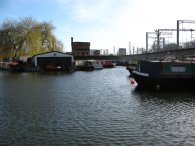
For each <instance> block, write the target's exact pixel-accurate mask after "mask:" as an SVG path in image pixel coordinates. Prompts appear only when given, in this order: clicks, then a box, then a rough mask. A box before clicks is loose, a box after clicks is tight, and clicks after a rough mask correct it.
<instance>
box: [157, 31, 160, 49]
mask: <svg viewBox="0 0 195 146" xmlns="http://www.w3.org/2000/svg"><path fill="white" fill-rule="evenodd" d="M158 51H160V32H159V29H158V31H157V52H158Z"/></svg>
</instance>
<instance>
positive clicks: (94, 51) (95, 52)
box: [90, 49, 100, 56]
mask: <svg viewBox="0 0 195 146" xmlns="http://www.w3.org/2000/svg"><path fill="white" fill-rule="evenodd" d="M90 55H92V56H100V50H96V49H91V50H90Z"/></svg>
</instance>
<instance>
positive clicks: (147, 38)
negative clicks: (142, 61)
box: [146, 32, 148, 60]
mask: <svg viewBox="0 0 195 146" xmlns="http://www.w3.org/2000/svg"><path fill="white" fill-rule="evenodd" d="M146 60H148V32H146Z"/></svg>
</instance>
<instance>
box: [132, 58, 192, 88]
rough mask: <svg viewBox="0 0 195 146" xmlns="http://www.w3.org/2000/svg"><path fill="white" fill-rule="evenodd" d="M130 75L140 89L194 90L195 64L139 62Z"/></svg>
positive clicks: (184, 62) (185, 62) (187, 62)
mask: <svg viewBox="0 0 195 146" xmlns="http://www.w3.org/2000/svg"><path fill="white" fill-rule="evenodd" d="M132 75H133V78H134V79H135V81H136V82H137V84H138V86H140V87H146V88H161V87H162V88H186V87H187V88H191V87H192V88H194V87H195V62H194V61H179V60H175V61H146V60H140V61H138V64H137V66H136V68H135V69H134V70H133V71H132Z"/></svg>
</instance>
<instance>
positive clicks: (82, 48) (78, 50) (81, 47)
mask: <svg viewBox="0 0 195 146" xmlns="http://www.w3.org/2000/svg"><path fill="white" fill-rule="evenodd" d="M71 46H72V54H73V55H74V56H88V55H90V42H73V37H71Z"/></svg>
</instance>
